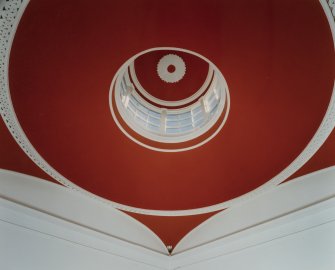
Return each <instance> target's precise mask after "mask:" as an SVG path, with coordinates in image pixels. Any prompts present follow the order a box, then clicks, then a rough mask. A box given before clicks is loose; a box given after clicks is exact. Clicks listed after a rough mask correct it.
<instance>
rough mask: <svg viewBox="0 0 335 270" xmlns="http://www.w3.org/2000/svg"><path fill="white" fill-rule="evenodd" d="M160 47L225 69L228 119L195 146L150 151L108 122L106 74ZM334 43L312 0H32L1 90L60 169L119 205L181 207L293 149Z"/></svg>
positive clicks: (212, 196) (325, 77)
mask: <svg viewBox="0 0 335 270" xmlns="http://www.w3.org/2000/svg"><path fill="white" fill-rule="evenodd" d="M60 7H61V8H60ZM190 7H192V8H190ZM124 18H127V19H126V20H125V19H124ZM157 46H173V47H180V48H185V49H189V50H193V51H196V52H198V53H200V54H202V55H204V56H205V57H207V58H209V59H210V60H211V61H213V62H214V63H215V64H216V65H217V66H218V68H219V69H220V70H221V71H222V73H223V75H224V76H225V78H226V79H227V82H228V85H229V89H230V94H231V104H232V106H231V111H230V115H229V118H228V122H227V124H226V126H225V127H224V128H223V130H222V132H221V133H220V134H219V135H218V136H217V137H216V138H215V139H213V140H212V141H211V142H209V143H208V144H206V145H205V146H203V147H200V148H198V149H195V150H192V151H188V152H181V153H159V152H154V151H151V150H148V149H145V148H143V147H140V146H138V145H136V144H135V143H133V142H132V141H130V140H129V139H128V138H126V137H125V136H124V135H123V134H122V133H121V132H120V131H119V129H118V128H117V126H116V125H115V123H114V122H113V120H112V117H111V113H110V110H109V104H108V103H109V101H108V94H109V86H110V83H111V80H112V78H113V76H114V74H115V72H116V71H117V69H118V68H119V67H120V66H121V64H122V63H123V62H124V61H126V60H127V59H128V58H130V57H131V56H132V55H134V54H136V53H138V52H140V51H142V50H145V49H149V48H152V47H157ZM333 48H334V47H333V43H332V37H331V33H330V29H329V26H328V23H327V20H326V18H325V16H324V14H323V11H322V8H321V6H320V4H319V2H318V1H292V0H277V1H268V0H259V1H257V3H255V2H252V3H251V2H250V1H203V2H202V1H164V2H161V1H144V0H143V1H130V0H123V1H107V0H105V1H101V2H100V3H99V5H93V4H92V1H87V0H83V1H80V2H77V3H76V5H74V3H73V2H71V1H65V0H55V1H43V0H33V1H31V3H30V4H29V6H28V8H27V10H26V12H25V14H24V16H23V18H22V22H21V23H20V25H19V28H18V31H17V34H16V36H15V40H14V45H13V48H12V52H11V58H10V88H11V95H12V100H13V103H14V107H15V111H16V113H17V116H18V119H19V121H20V123H21V125H22V127H23V129H24V131H25V132H26V134H27V136H28V138H29V139H30V141H31V142H32V144H33V145H34V146H35V147H36V149H37V150H38V152H39V153H40V154H41V155H42V156H43V157H44V158H45V159H46V160H47V161H48V162H49V163H50V164H51V165H52V166H53V167H54V168H55V169H57V170H58V171H59V172H60V173H62V174H63V175H64V176H65V177H67V178H68V179H70V180H71V181H73V182H74V183H76V184H78V185H79V186H81V187H83V188H85V189H87V190H89V191H91V192H93V193H95V194H97V195H100V196H103V197H105V198H108V199H110V200H113V201H116V202H119V203H123V204H127V205H131V206H135V207H142V208H150V209H161V210H172V209H173V210H174V209H189V208H197V207H203V206H208V205H213V204H216V203H220V202H223V201H226V200H228V199H231V198H234V197H237V196H239V195H242V194H244V193H246V192H248V191H250V190H252V189H254V188H256V187H258V186H259V185H261V184H263V183H265V182H267V181H268V180H269V179H270V178H272V177H273V176H275V175H276V174H277V173H279V172H280V171H281V170H283V169H284V168H285V167H286V166H287V165H289V164H290V162H292V161H293V160H294V158H296V157H297V156H298V155H299V153H300V152H301V151H302V150H303V149H304V147H305V146H306V145H307V143H308V142H309V140H310V139H311V138H312V136H313V134H314V133H315V131H316V130H317V127H318V126H319V124H320V122H321V120H322V118H323V116H324V114H325V111H326V108H327V105H328V103H329V100H330V95H331V91H332V87H333V82H334V58H333V57H334V55H333V54H334V49H333ZM176 194H177V195H178V196H176Z"/></svg>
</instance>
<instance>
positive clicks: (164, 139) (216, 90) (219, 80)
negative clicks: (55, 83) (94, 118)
mask: <svg viewBox="0 0 335 270" xmlns="http://www.w3.org/2000/svg"><path fill="white" fill-rule="evenodd" d="M158 50H162V49H160V48H152V49H150V50H149V51H158ZM174 50H176V51H183V52H187V53H190V54H193V55H196V56H198V57H200V55H199V54H197V53H195V52H192V51H189V50H185V49H179V48H174ZM147 52H148V50H146V51H144V52H141V53H138V54H136V55H135V56H133V57H131V58H130V59H128V60H127V61H126V62H125V63H124V64H123V65H122V67H121V68H120V69H119V70H118V72H117V73H116V74H115V76H114V78H113V80H112V84H111V88H110V99H111V100H110V109H111V112H112V116H113V119H114V121H115V123H116V124H117V126H118V127H119V128H120V130H121V131H122V132H123V133H124V134H125V135H126V136H127V137H128V138H129V139H131V140H132V141H134V142H136V143H137V144H139V145H141V146H143V147H146V148H148V149H150V150H154V151H161V152H181V151H187V150H192V149H194V148H197V147H200V146H202V145H204V144H205V143H207V142H209V141H210V140H211V139H213V138H214V137H215V136H216V135H217V134H218V133H219V132H220V130H221V129H222V127H223V126H224V124H225V122H226V120H227V117H228V113H229V108H230V98H229V90H228V86H227V82H226V80H225V79H224V77H223V75H222V74H221V72H220V71H219V70H218V69H217V68H216V67H215V66H214V64H212V63H211V62H210V61H209V60H208V59H206V58H205V57H203V56H201V57H200V58H201V59H202V60H204V61H206V62H207V63H208V64H209V65H210V66H212V69H213V70H215V72H214V77H213V80H212V84H211V86H210V87H209V90H208V91H207V92H206V94H205V95H204V96H203V97H201V98H200V99H199V100H198V101H197V102H196V103H194V104H192V105H190V106H187V107H185V108H181V109H165V108H163V109H162V108H158V107H156V106H154V105H152V104H150V103H148V102H146V101H145V100H144V99H142V98H141V97H140V96H139V95H138V94H137V93H136V91H127V90H126V89H125V87H128V88H132V89H134V86H133V85H132V83H131V81H130V78H129V74H128V72H127V70H128V67H129V65H130V64H131V63H133V62H134V61H135V59H136V58H137V57H139V56H141V55H143V54H145V53H147ZM112 92H113V93H114V95H113V94H112ZM123 92H124V93H125V92H127V93H126V94H125V95H127V97H125V96H122V93H123ZM214 95H216V98H213V100H215V101H216V103H215V106H214V105H213V106H210V104H211V103H210V100H211V97H212V96H214ZM113 99H114V101H115V104H116V106H113ZM129 99H130V100H133V103H138V106H139V107H141V108H142V110H137V111H139V113H140V114H143V117H142V118H143V120H141V121H140V120H138V121H136V119H135V118H141V117H138V115H137V111H136V108H134V109H128V108H129V107H131V106H130V105H131V104H132V103H131V102H129ZM123 101H124V102H123ZM132 107H133V105H132ZM212 107H213V108H212ZM214 108H215V110H214ZM115 110H117V112H118V113H119V114H120V116H121V117H122V120H123V121H124V122H125V123H126V124H127V125H128V126H129V127H130V128H131V129H132V130H134V131H135V132H136V133H137V134H139V135H141V136H143V137H145V138H147V139H149V140H151V141H156V142H161V143H168V144H177V143H181V142H186V141H190V140H193V139H195V138H197V137H199V136H201V135H203V134H204V133H206V132H208V131H209V130H210V129H211V128H212V127H213V126H214V125H215V124H216V123H217V121H218V120H219V119H220V118H222V122H221V123H220V125H219V126H218V128H217V129H216V130H214V131H213V132H211V133H210V134H209V135H208V136H207V137H205V138H204V139H203V140H202V141H201V142H197V143H195V144H193V145H189V146H187V147H181V148H174V149H169V148H158V147H153V146H151V145H148V144H146V143H143V142H142V141H140V140H138V139H136V138H134V137H133V136H132V135H131V134H129V132H127V130H126V129H125V128H124V126H123V125H122V124H121V123H120V121H119V120H118V118H117V116H116V113H115ZM196 110H197V111H199V113H197V114H196V116H195V117H197V116H198V115H200V116H201V117H202V116H203V118H202V119H204V120H203V121H202V122H201V123H199V122H198V121H197V120H196V118H195V117H193V114H195V113H194V112H195V111H196ZM146 111H148V112H147V113H146ZM202 111H203V112H202ZM131 112H132V113H131ZM150 112H152V113H153V114H156V115H158V116H157V121H159V122H158V124H157V126H155V129H154V128H148V127H149V126H153V125H150V123H148V121H149V120H148V119H149V118H151V117H150ZM222 113H224V114H225V115H224V117H222ZM185 114H190V118H189V119H190V121H191V122H190V123H188V125H187V126H190V125H192V127H191V129H189V130H188V132H183V131H182V130H181V129H182V128H180V130H179V129H178V130H177V128H173V127H170V128H169V127H168V125H169V123H170V122H171V123H172V122H173V123H174V121H173V120H171V121H169V117H170V118H173V117H178V116H181V115H185ZM147 116H148V117H147ZM162 116H165V118H164V119H163V120H162V118H163V117H162ZM142 118H141V119H142ZM144 118H145V119H144ZM197 118H198V117H197ZM144 121H146V122H145V123H144ZM142 122H143V123H144V124H145V125H144V124H143V125H141V123H142ZM163 122H164V123H163ZM182 122H185V121H182ZM197 123H199V124H197ZM185 126H186V125H185ZM169 130H175V131H172V132H173V133H171V132H170V131H169Z"/></svg>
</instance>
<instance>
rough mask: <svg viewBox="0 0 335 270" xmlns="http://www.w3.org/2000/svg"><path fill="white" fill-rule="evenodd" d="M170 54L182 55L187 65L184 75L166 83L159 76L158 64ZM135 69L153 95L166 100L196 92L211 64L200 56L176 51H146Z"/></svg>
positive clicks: (136, 63)
mask: <svg viewBox="0 0 335 270" xmlns="http://www.w3.org/2000/svg"><path fill="white" fill-rule="evenodd" d="M168 54H176V55H178V56H179V57H181V58H182V59H183V61H184V63H185V66H186V73H185V75H184V77H183V78H182V79H181V80H180V81H178V82H175V83H166V82H164V81H163V80H161V78H160V77H159V76H158V73H157V64H158V62H159V60H160V59H161V58H162V57H163V56H165V55H168ZM134 66H135V71H136V76H137V78H138V81H139V82H140V84H141V85H142V86H143V88H144V89H145V90H146V91H147V92H148V93H149V94H151V95H152V96H154V97H156V98H158V99H161V100H166V101H177V100H181V99H185V98H188V97H190V96H192V95H193V94H195V92H197V91H198V90H199V89H200V88H201V86H202V85H203V84H204V82H205V80H206V77H207V74H208V68H209V65H208V63H207V62H206V61H204V60H203V59H201V58H199V57H198V56H195V55H192V54H189V53H184V52H176V51H167V50H162V51H153V52H149V53H146V54H144V55H142V56H140V57H139V58H137V59H136V61H135V64H134Z"/></svg>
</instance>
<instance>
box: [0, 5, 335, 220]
mask: <svg viewBox="0 0 335 270" xmlns="http://www.w3.org/2000/svg"><path fill="white" fill-rule="evenodd" d="M28 3H29V0H8V1H3V2H0V15H1V16H0V30H1V31H0V49H1V52H2V53H3V54H2V57H0V77H1V78H3V80H0V105H1V106H0V113H1V116H2V118H3V120H4V122H5V124H6V126H7V128H8V130H9V131H10V133H11V134H12V136H13V138H14V139H15V141H16V142H17V143H18V145H19V146H20V147H21V149H22V151H24V153H26V154H27V156H28V157H29V158H30V159H31V160H32V161H33V162H34V163H35V164H36V165H37V166H39V167H40V168H41V169H42V170H43V171H44V172H45V173H47V174H49V175H50V176H51V177H52V178H54V179H55V180H56V181H58V182H60V183H61V184H63V185H64V186H67V187H69V188H70V189H71V190H73V191H76V192H80V193H81V194H83V195H85V196H89V197H90V198H92V199H96V200H98V201H100V202H101V203H104V204H107V205H110V206H112V207H115V208H118V209H120V210H124V211H128V212H133V213H139V214H145V215H156V216H187V215H197V214H204V213H210V212H214V211H219V210H223V209H225V208H228V207H232V206H233V205H236V204H239V203H242V202H245V201H247V200H249V199H251V198H253V197H255V196H259V195H260V194H262V193H263V192H265V191H269V190H273V189H274V188H276V187H277V185H278V184H280V183H281V182H283V181H285V180H286V179H287V178H288V177H289V176H291V175H292V174H293V173H295V172H296V171H297V170H298V169H300V168H301V167H302V166H303V165H304V164H305V163H306V162H307V161H308V160H309V159H310V158H311V157H312V156H313V154H315V152H316V151H317V150H318V149H319V148H320V147H321V145H322V144H323V143H324V142H325V140H326V139H327V137H328V136H329V134H330V133H331V131H332V130H333V128H334V125H335V87H334V88H333V94H332V97H331V99H330V101H329V106H328V108H327V111H326V113H325V116H324V118H323V120H322V122H321V124H320V126H319V128H318V129H317V131H316V132H315V134H314V136H313V137H312V139H311V140H310V142H309V143H308V145H307V146H306V147H305V149H304V150H303V151H302V152H301V153H300V155H299V156H297V157H296V158H295V160H294V161H293V162H292V163H291V164H289V165H288V166H287V167H286V168H285V169H284V170H282V171H281V172H280V173H279V174H277V175H276V176H275V177H273V178H272V179H270V180H269V181H268V182H266V183H264V184H263V185H261V186H260V187H258V188H256V189H254V190H252V191H250V192H247V193H245V194H243V195H241V196H239V197H236V198H234V199H231V200H228V201H225V202H222V203H218V204H215V205H211V206H206V207H201V208H195V209H187V210H153V209H143V208H137V207H132V206H129V205H124V204H120V203H117V202H114V201H111V200H108V199H105V198H102V197H100V196H98V195H95V194H93V193H91V192H89V191H87V190H85V189H83V188H81V187H79V186H78V185H76V184H74V183H73V182H71V181H70V180H68V179H67V178H65V177H64V176H63V175H61V174H60V173H59V172H58V171H56V170H55V169H54V168H53V167H52V166H51V165H50V164H49V163H48V162H47V161H46V160H44V159H43V157H42V156H41V155H40V154H39V153H38V152H37V150H36V149H35V148H34V146H33V145H32V144H31V142H30V141H29V139H28V138H27V136H26V135H25V132H24V131H23V129H22V127H21V125H20V123H19V121H18V119H17V117H16V114H15V110H14V107H13V103H12V100H11V95H10V89H9V77H8V67H9V56H10V50H11V47H12V42H13V38H14V35H15V32H16V29H17V26H18V24H19V21H20V19H21V16H22V14H23V12H24V10H25V8H26V6H27V5H28ZM320 3H321V6H322V8H323V10H324V12H325V15H326V18H327V20H328V23H329V26H330V29H331V33H332V36H333V42H334V44H335V22H334V15H335V8H334V5H333V4H330V3H328V1H326V0H320ZM162 49H164V48H162ZM165 49H170V48H165Z"/></svg>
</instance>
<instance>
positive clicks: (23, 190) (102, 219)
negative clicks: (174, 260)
mask: <svg viewBox="0 0 335 270" xmlns="http://www.w3.org/2000/svg"><path fill="white" fill-rule="evenodd" d="M0 198H2V199H5V200H7V201H11V202H14V203H16V204H20V205H22V206H26V207H27V209H31V210H27V211H33V212H34V211H39V212H43V213H44V214H47V215H49V216H50V219H52V218H53V217H55V218H56V217H57V218H58V219H61V220H63V221H64V222H65V221H66V222H71V223H74V224H77V225H80V226H81V227H82V228H83V229H84V228H85V230H94V231H96V232H99V233H100V234H103V235H105V236H106V237H107V238H108V239H110V240H111V241H114V242H116V243H123V245H128V246H129V247H132V249H134V247H136V249H140V250H145V251H146V250H153V251H150V252H149V253H162V254H168V251H167V249H166V247H165V245H164V243H163V242H162V241H161V240H160V239H159V238H158V236H157V235H156V234H154V233H153V232H152V231H151V230H149V229H148V228H147V227H146V226H145V225H143V224H142V223H141V222H138V221H137V220H135V219H134V218H132V217H130V216H128V215H126V214H125V213H123V212H121V211H119V210H117V209H115V208H113V207H112V206H110V205H107V204H104V203H101V202H99V201H97V200H94V199H92V198H89V197H87V196H84V195H82V194H80V193H78V192H76V191H74V190H71V189H68V188H66V187H64V186H61V185H57V184H54V183H51V182H49V181H46V180H42V179H39V178H36V177H32V176H28V175H25V174H21V173H17V172H12V171H7V170H2V169H0ZM48 218H49V217H48ZM44 219H46V217H44Z"/></svg>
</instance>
